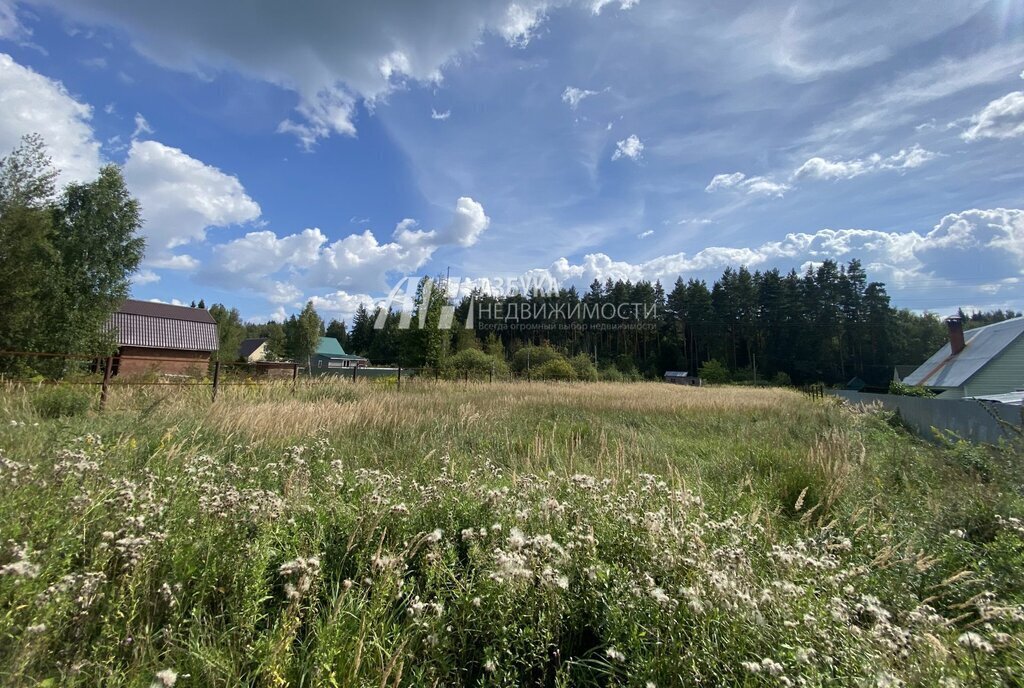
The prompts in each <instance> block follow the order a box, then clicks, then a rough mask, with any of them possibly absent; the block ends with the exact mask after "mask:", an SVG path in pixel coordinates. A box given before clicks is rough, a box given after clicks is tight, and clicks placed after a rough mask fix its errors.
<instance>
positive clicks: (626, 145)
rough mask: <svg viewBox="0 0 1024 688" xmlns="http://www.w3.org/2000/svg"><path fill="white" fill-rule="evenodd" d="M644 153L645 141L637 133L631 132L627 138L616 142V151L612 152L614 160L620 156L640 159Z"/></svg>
mask: <svg viewBox="0 0 1024 688" xmlns="http://www.w3.org/2000/svg"><path fill="white" fill-rule="evenodd" d="M643 154H644V144H643V141H641V140H640V138H639V137H638V136H637V135H636V134H630V135H629V136H627V137H626V138H625V139H623V140H622V141H618V142H617V143H616V144H615V152H614V153H612V160H618V159H619V158H629V159H630V160H639V159H640V157H641V156H642V155H643Z"/></svg>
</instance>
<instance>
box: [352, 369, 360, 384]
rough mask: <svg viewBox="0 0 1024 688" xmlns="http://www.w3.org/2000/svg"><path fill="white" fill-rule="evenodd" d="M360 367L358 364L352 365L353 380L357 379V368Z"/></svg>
mask: <svg viewBox="0 0 1024 688" xmlns="http://www.w3.org/2000/svg"><path fill="white" fill-rule="evenodd" d="M358 369H359V366H358V365H354V366H352V382H355V381H356V370H358Z"/></svg>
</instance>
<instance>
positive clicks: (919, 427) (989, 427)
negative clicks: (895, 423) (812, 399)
mask: <svg viewBox="0 0 1024 688" xmlns="http://www.w3.org/2000/svg"><path fill="white" fill-rule="evenodd" d="M828 391H829V393H831V394H834V395H836V396H838V397H840V398H842V399H845V400H847V401H849V402H851V403H854V404H872V403H876V402H877V403H880V404H882V406H884V407H885V408H887V409H890V410H893V411H899V412H900V416H901V417H902V418H903V420H904V422H906V424H907V425H909V426H910V427H911V428H913V429H914V431H915V432H916V433H917V434H919V435H920V436H921V437H924V438H926V439H934V437H935V432H934V431H933V430H932V428H937V429H940V430H948V431H951V432H953V433H955V434H956V435H958V436H959V437H962V438H963V439H965V440H969V441H971V442H987V443H991V444H995V443H996V442H998V441H999V439H1000V438H1003V437H1007V438H1009V437H1012V436H1014V432H1013V430H1012V428H1008V427H1006V424H1009V425H1011V426H1014V427H1016V428H1017V429H1018V430H1020V429H1021V428H1022V427H1024V423H1022V420H1024V415H1022V414H1024V408H1022V407H1020V406H1008V405H1006V404H995V403H990V402H982V401H965V400H963V399H924V398H921V397H901V396H896V395H893V394H864V393H862V392H851V391H847V390H828Z"/></svg>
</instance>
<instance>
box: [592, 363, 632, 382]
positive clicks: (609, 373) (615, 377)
mask: <svg viewBox="0 0 1024 688" xmlns="http://www.w3.org/2000/svg"><path fill="white" fill-rule="evenodd" d="M598 375H599V377H600V378H601V380H602V381H603V382H625V381H626V376H625V375H623V374H622V372H621V371H620V370H619V369H618V368H616V367H614V366H605V367H604V368H601V372H600V373H599V374H598Z"/></svg>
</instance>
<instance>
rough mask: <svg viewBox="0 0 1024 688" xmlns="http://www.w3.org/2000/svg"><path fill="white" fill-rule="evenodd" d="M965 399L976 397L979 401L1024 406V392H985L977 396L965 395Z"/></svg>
mask: <svg viewBox="0 0 1024 688" xmlns="http://www.w3.org/2000/svg"><path fill="white" fill-rule="evenodd" d="M964 399H975V400H977V401H994V402H997V403H1000V404H1009V405H1010V406H1024V392H1007V393H1006V394H983V395H981V396H977V397H964Z"/></svg>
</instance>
